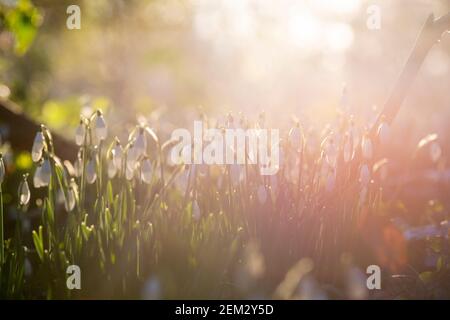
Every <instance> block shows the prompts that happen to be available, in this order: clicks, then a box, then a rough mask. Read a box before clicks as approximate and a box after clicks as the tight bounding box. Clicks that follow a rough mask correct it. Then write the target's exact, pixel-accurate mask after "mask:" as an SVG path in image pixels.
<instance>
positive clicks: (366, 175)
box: [359, 164, 370, 186]
mask: <svg viewBox="0 0 450 320" xmlns="http://www.w3.org/2000/svg"><path fill="white" fill-rule="evenodd" d="M359 182H360V183H361V184H362V185H363V186H367V185H368V184H369V182H370V170H369V167H368V166H367V164H363V165H362V166H361V169H360V171H359Z"/></svg>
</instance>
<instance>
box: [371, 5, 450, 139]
mask: <svg viewBox="0 0 450 320" xmlns="http://www.w3.org/2000/svg"><path fill="white" fill-rule="evenodd" d="M449 30H450V12H449V13H447V14H446V15H445V16H442V17H440V18H439V19H436V20H435V19H434V16H433V14H431V15H430V16H429V17H428V19H427V20H426V22H425V24H424V26H423V27H422V30H421V31H420V33H419V36H418V37H417V40H416V42H415V44H414V47H413V49H412V51H411V53H410V55H409V57H408V60H407V61H406V64H405V66H404V67H403V70H402V72H401V73H400V76H399V78H398V80H397V82H396V84H395V86H394V88H393V90H392V92H391V94H390V96H389V98H388V99H387V101H386V103H385V104H384V108H383V110H382V112H381V113H380V114H379V116H378V119H377V121H376V122H375V124H374V126H373V127H372V129H371V136H372V138H373V137H374V136H375V134H376V131H377V128H378V125H379V124H380V121H381V118H384V119H385V121H386V122H387V123H388V124H391V123H392V121H394V119H395V117H396V116H397V114H398V112H399V110H400V107H401V105H402V103H403V100H404V99H405V96H406V93H407V91H408V89H409V88H410V86H411V84H412V83H413V80H414V78H415V76H416V75H417V72H418V71H419V69H420V66H421V65H422V63H423V61H424V60H425V57H426V56H427V54H428V52H429V51H430V49H431V48H432V47H433V45H434V44H435V43H436V42H437V41H438V40H439V39H440V38H441V36H442V34H443V33H444V32H446V31H449Z"/></svg>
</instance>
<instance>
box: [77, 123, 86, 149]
mask: <svg viewBox="0 0 450 320" xmlns="http://www.w3.org/2000/svg"><path fill="white" fill-rule="evenodd" d="M85 139H86V126H85V124H84V122H83V120H80V124H79V125H78V127H77V129H76V130H75V143H76V144H77V146H82V145H83V144H84V140H85Z"/></svg>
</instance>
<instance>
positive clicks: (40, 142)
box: [31, 131, 44, 162]
mask: <svg viewBox="0 0 450 320" xmlns="http://www.w3.org/2000/svg"><path fill="white" fill-rule="evenodd" d="M43 149H44V134H43V133H42V131H38V133H36V136H35V137H34V141H33V146H32V148H31V159H32V160H33V161H34V162H38V161H39V160H41V158H42V150H43Z"/></svg>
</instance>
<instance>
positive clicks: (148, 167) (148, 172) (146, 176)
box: [141, 158, 152, 184]
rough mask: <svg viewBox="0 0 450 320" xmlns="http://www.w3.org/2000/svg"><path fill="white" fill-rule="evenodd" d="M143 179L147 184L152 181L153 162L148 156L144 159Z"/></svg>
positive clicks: (142, 167)
mask: <svg viewBox="0 0 450 320" xmlns="http://www.w3.org/2000/svg"><path fill="white" fill-rule="evenodd" d="M141 180H142V181H143V182H144V183H147V184H149V183H150V182H152V164H151V162H150V159H148V158H147V159H145V160H144V161H142V165H141Z"/></svg>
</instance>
